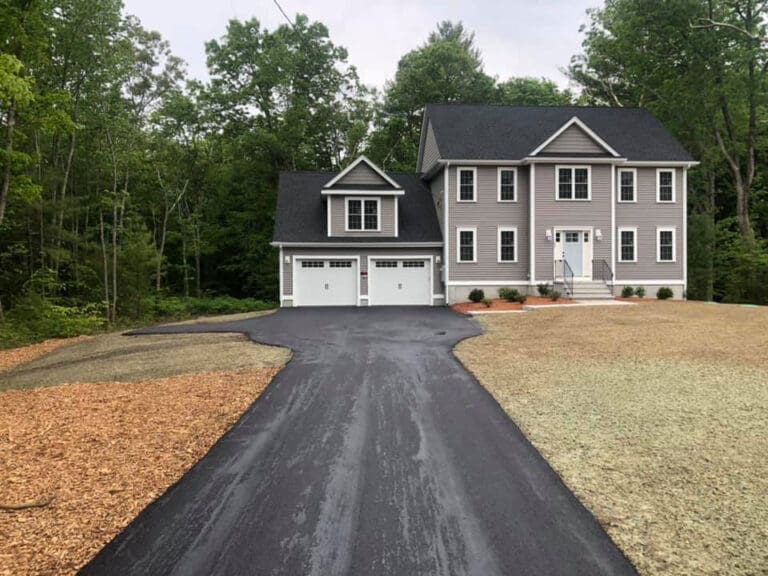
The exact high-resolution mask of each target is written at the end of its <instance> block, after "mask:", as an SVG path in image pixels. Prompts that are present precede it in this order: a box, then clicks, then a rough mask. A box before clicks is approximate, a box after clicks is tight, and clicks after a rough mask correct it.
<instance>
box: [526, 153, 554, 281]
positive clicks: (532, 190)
mask: <svg viewBox="0 0 768 576" xmlns="http://www.w3.org/2000/svg"><path fill="white" fill-rule="evenodd" d="M530 180H531V184H530V186H529V187H528V188H529V194H530V197H529V201H528V209H529V213H530V214H529V219H528V224H529V231H528V240H529V245H530V251H531V252H530V254H529V268H530V270H529V272H528V284H529V291H530V289H531V288H533V286H535V285H536V164H535V163H533V162H531V174H530ZM553 253H554V252H553ZM553 273H554V270H553ZM554 285H555V279H554V276H553V277H552V286H554Z"/></svg>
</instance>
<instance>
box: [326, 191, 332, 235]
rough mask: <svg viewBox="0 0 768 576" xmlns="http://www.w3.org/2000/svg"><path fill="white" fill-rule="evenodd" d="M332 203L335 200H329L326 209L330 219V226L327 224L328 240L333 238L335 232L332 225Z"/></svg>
mask: <svg viewBox="0 0 768 576" xmlns="http://www.w3.org/2000/svg"><path fill="white" fill-rule="evenodd" d="M332 201H333V198H328V199H327V200H326V201H325V208H326V213H327V214H326V216H327V218H328V224H327V225H328V238H330V237H331V236H333V230H332V228H333V225H332V224H331V202H332Z"/></svg>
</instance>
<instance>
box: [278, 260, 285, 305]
mask: <svg viewBox="0 0 768 576" xmlns="http://www.w3.org/2000/svg"><path fill="white" fill-rule="evenodd" d="M278 258H280V270H279V272H280V306H279V307H280V308H282V307H283V300H284V299H285V298H284V296H283V268H284V267H285V262H283V247H282V246H280V255H279V256H278Z"/></svg>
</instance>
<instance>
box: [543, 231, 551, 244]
mask: <svg viewBox="0 0 768 576" xmlns="http://www.w3.org/2000/svg"><path fill="white" fill-rule="evenodd" d="M544 236H546V237H547V240H549V241H550V242H552V230H550V229H547V230H546V231H545V232H544Z"/></svg>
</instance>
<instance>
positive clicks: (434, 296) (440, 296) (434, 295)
mask: <svg viewBox="0 0 768 576" xmlns="http://www.w3.org/2000/svg"><path fill="white" fill-rule="evenodd" d="M437 298H442V299H443V300H445V294H432V305H433V306H434V300H435V299H437Z"/></svg>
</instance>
